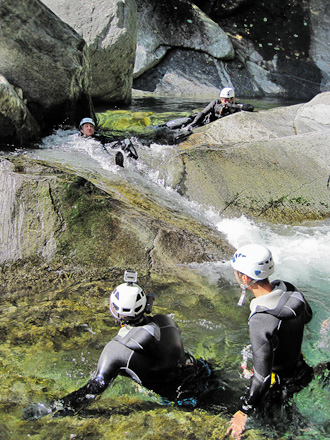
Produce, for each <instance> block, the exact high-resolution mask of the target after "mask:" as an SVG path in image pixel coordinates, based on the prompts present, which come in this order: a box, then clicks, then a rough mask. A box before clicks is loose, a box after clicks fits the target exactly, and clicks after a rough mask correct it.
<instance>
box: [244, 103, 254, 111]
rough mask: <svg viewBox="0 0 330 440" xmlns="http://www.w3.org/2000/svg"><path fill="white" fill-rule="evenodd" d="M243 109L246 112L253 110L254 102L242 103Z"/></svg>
mask: <svg viewBox="0 0 330 440" xmlns="http://www.w3.org/2000/svg"><path fill="white" fill-rule="evenodd" d="M242 110H244V111H245V112H253V110H254V107H253V105H252V104H242Z"/></svg>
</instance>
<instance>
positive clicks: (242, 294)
mask: <svg viewBox="0 0 330 440" xmlns="http://www.w3.org/2000/svg"><path fill="white" fill-rule="evenodd" d="M235 277H236V280H237V282H238V284H239V286H240V288H241V289H242V293H241V297H240V299H239V301H238V303H237V305H238V306H239V307H242V305H243V303H244V300H245V296H246V289H247V288H248V287H250V286H252V285H253V284H255V283H256V282H257V280H251V281H250V282H249V283H247V284H243V283H242V282H241V280H240V278H239V275H238V273H237V271H235Z"/></svg>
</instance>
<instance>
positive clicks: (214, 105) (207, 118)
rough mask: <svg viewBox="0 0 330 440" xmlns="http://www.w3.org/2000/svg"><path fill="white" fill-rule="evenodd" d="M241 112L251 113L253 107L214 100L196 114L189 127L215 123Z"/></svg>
mask: <svg viewBox="0 0 330 440" xmlns="http://www.w3.org/2000/svg"><path fill="white" fill-rule="evenodd" d="M242 110H244V111H250V112H252V111H253V110H254V107H253V105H251V104H232V103H222V102H221V99H214V100H213V101H211V102H210V103H209V104H208V105H207V106H206V107H205V108H204V109H203V110H202V111H201V112H199V113H198V114H197V116H196V117H195V119H194V120H193V121H192V122H191V124H189V126H190V127H192V128H193V127H197V126H200V125H205V124H209V123H210V122H213V121H216V120H217V119H220V118H223V117H224V116H228V115H231V114H233V113H237V112H240V111H242Z"/></svg>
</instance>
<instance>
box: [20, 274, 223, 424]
mask: <svg viewBox="0 0 330 440" xmlns="http://www.w3.org/2000/svg"><path fill="white" fill-rule="evenodd" d="M124 281H125V282H124V283H123V284H120V285H119V286H118V287H116V288H115V289H114V291H113V292H112V293H111V295H110V305H109V308H110V312H111V314H112V316H113V317H114V318H115V320H116V322H117V323H118V324H119V325H120V326H121V327H120V330H119V332H118V334H117V336H115V337H114V338H113V339H112V340H111V341H110V342H108V344H107V345H106V346H105V347H104V349H103V351H102V353H101V356H100V358H99V361H98V365H97V370H96V373H95V374H94V376H93V378H92V379H90V380H89V381H88V382H87V384H86V385H84V386H83V387H81V388H80V389H78V390H77V391H74V392H72V393H70V394H68V395H66V396H65V397H62V398H60V399H58V400H56V401H55V402H53V403H52V404H50V405H49V404H39V403H38V404H35V405H32V406H31V407H30V408H28V409H27V410H26V411H25V414H24V418H25V419H29V420H31V419H32V420H33V419H38V418H40V417H43V416H46V415H47V414H54V415H63V416H64V415H70V414H74V413H75V412H76V411H79V410H80V409H82V408H84V407H86V406H87V405H89V404H90V403H91V402H92V401H93V400H94V399H95V398H96V396H98V395H100V394H102V393H103V392H104V391H105V390H106V389H107V387H108V386H109V385H110V384H111V383H112V382H113V381H114V380H115V379H116V377H117V376H118V375H122V376H127V377H129V378H131V379H133V380H134V381H135V382H137V383H138V384H140V385H142V386H144V387H145V388H147V389H149V390H152V391H154V392H156V393H157V394H159V395H160V396H161V397H163V399H164V400H165V402H168V401H172V402H175V403H176V404H178V405H181V406H189V407H191V406H196V405H198V402H199V400H202V399H203V395H204V394H205V393H206V392H209V391H211V394H212V396H213V397H214V396H215V398H217V399H220V398H221V397H222V393H223V391H222V389H220V388H221V387H223V386H224V384H223V382H222V381H221V380H217V379H216V378H215V377H214V376H213V374H212V371H211V368H210V366H209V365H208V364H207V363H206V362H205V361H203V360H201V359H199V360H196V359H195V358H194V357H193V356H191V355H190V354H188V353H187V352H186V351H185V350H184V346H183V343H182V340H181V335H180V330H179V328H178V326H177V324H176V323H175V322H174V321H173V319H172V318H170V317H169V316H167V315H163V314H156V315H154V316H151V310H152V304H153V300H154V296H153V295H151V294H149V295H146V294H145V293H144V291H143V290H142V288H141V287H140V286H139V285H138V284H137V274H136V272H135V271H132V270H129V271H125V274H124ZM211 386H212V387H213V389H212V390H211ZM211 394H210V395H211ZM219 395H220V396H221V397H219Z"/></svg>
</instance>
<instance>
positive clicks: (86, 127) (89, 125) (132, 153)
mask: <svg viewBox="0 0 330 440" xmlns="http://www.w3.org/2000/svg"><path fill="white" fill-rule="evenodd" d="M79 131H80V134H81V136H82V137H84V138H93V139H96V140H98V141H100V142H101V144H102V145H103V147H104V148H105V150H106V151H107V152H108V150H107V149H106V147H105V144H112V145H111V148H118V147H120V148H121V150H122V151H118V152H117V153H116V156H115V162H116V165H118V166H121V167H123V166H124V155H123V152H124V153H125V155H126V156H127V157H131V158H133V159H135V160H136V159H138V155H137V152H136V150H135V148H134V146H133V145H132V143H131V142H130V140H129V139H123V140H120V141H115V142H114V141H113V139H110V138H108V137H107V136H104V135H102V134H99V133H96V132H95V122H94V121H93V119H92V118H83V119H82V120H81V121H80V124H79Z"/></svg>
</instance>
